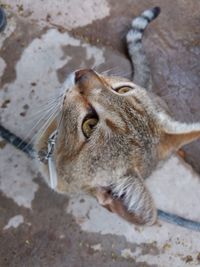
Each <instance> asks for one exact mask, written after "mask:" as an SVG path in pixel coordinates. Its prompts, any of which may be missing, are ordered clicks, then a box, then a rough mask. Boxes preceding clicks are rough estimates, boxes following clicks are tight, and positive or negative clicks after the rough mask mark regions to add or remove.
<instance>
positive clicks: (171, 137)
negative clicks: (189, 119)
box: [158, 113, 200, 158]
mask: <svg viewBox="0 0 200 267" xmlns="http://www.w3.org/2000/svg"><path fill="white" fill-rule="evenodd" d="M158 118H159V124H160V125H161V127H162V128H163V133H162V136H161V141H160V146H159V154H160V157H161V158H165V157H167V156H168V155H170V154H171V153H172V152H174V151H177V150H178V149H179V148H180V147H182V146H184V145H186V144H188V143H190V142H192V141H194V140H196V139H198V138H200V123H191V124H187V123H181V122H178V121H174V120H173V119H172V118H171V117H169V116H168V115H166V114H163V113H160V114H159V115H158Z"/></svg>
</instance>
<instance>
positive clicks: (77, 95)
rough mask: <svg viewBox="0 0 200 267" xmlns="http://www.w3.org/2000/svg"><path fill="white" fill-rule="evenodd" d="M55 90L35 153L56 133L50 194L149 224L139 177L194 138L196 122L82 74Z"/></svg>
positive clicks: (138, 93) (199, 127) (127, 86)
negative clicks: (82, 199)
mask: <svg viewBox="0 0 200 267" xmlns="http://www.w3.org/2000/svg"><path fill="white" fill-rule="evenodd" d="M62 90H63V92H62V100H61V102H60V103H59V104H60V105H61V111H60V113H59V116H58V117H57V119H56V120H54V121H53V122H52V123H51V125H50V126H49V127H48V128H47V129H46V131H45V132H44V133H43V135H42V137H41V138H40V139H39V140H37V142H36V149H37V151H38V152H40V151H44V150H47V144H48V139H49V136H50V134H51V133H52V132H53V131H54V130H55V129H58V136H57V138H56V145H55V149H54V153H53V160H54V164H55V168H56V172H57V182H56V186H55V190H57V191H59V192H63V193H74V192H77V191H79V190H85V191H87V192H89V193H91V194H92V195H94V196H96V197H97V199H98V201H99V203H100V204H101V205H103V206H104V207H106V208H107V209H109V210H111V211H113V212H115V213H117V214H119V215H120V216H121V217H123V218H124V219H126V220H128V221H130V222H134V223H139V224H152V223H153V222H155V218H156V212H155V208H154V205H153V201H152V198H151V196H150V194H149V192H148V190H147V189H146V187H145V185H144V181H143V180H144V178H146V177H148V176H149V175H150V174H151V173H152V171H153V170H154V169H155V168H156V166H157V164H158V162H159V161H160V160H163V159H165V158H166V157H168V156H169V155H170V154H171V153H172V152H174V151H176V150H177V149H179V148H180V147H181V146H182V145H184V144H186V143H188V142H191V141H192V140H194V139H196V138H198V137H199V136H200V124H191V125H187V124H184V123H179V122H176V121H174V120H173V119H172V118H171V117H170V116H169V115H168V111H167V107H166V105H165V103H163V102H162V100H161V99H160V98H158V97H156V96H155V95H153V94H152V93H148V92H147V91H146V90H145V89H143V88H141V87H139V86H137V85H135V84H134V83H132V82H131V81H129V80H126V79H123V78H119V77H108V76H103V75H101V74H98V73H97V72H95V71H94V70H90V69H84V70H79V71H76V72H74V73H73V74H71V75H70V76H69V77H68V78H67V80H66V82H65V83H64V86H63V89H62ZM44 165H45V164H44Z"/></svg>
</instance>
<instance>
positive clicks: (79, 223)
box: [0, 0, 200, 267]
mask: <svg viewBox="0 0 200 267" xmlns="http://www.w3.org/2000/svg"><path fill="white" fill-rule="evenodd" d="M0 3H1V4H2V5H3V6H4V7H5V10H6V12H7V15H8V25H7V27H6V30H5V32H3V33H0V34H1V36H0V47H1V49H0V76H1V78H0V99H1V124H3V125H4V126H5V127H7V128H8V129H10V130H11V131H13V132H14V133H16V134H17V135H19V136H21V137H23V138H30V137H31V136H33V133H34V131H36V130H37V127H36V128H35V127H34V126H35V125H36V123H37V121H38V119H39V117H41V116H42V114H43V112H44V109H45V106H44V101H45V99H47V98H49V97H51V96H53V94H54V93H55V90H57V89H58V88H59V87H60V86H61V84H62V82H63V81H64V80H65V78H66V76H67V74H69V73H70V72H71V71H73V70H75V69H76V68H80V67H81V68H82V67H95V68H96V69H97V70H100V71H107V72H110V73H113V74H117V75H122V76H126V77H131V65H130V62H129V60H128V58H127V51H126V48H125V41H124V38H125V35H126V32H127V30H128V27H129V25H130V22H131V19H132V18H133V17H134V16H136V15H138V14H139V13H140V12H141V11H143V10H144V9H146V8H148V7H151V6H155V5H159V6H160V7H161V9H162V13H161V15H160V16H159V18H158V19H157V20H156V21H155V22H153V23H152V24H151V26H149V28H148V29H147V31H146V33H145V38H144V44H145V47H146V52H147V56H148V58H149V61H150V64H151V69H152V74H153V82H154V91H155V92H156V93H157V94H158V95H160V96H161V97H162V98H163V99H165V100H166V102H167V103H168V105H169V107H170V110H171V111H172V113H173V115H174V116H175V117H176V118H177V119H179V120H181V121H200V112H199V110H200V104H199V103H200V90H199V73H200V64H199V58H200V46H199V11H200V2H198V1H196V0H190V1H189V2H188V1H187V2H186V1H183V0H177V1H176V5H175V4H174V1H173V0H168V1H165V2H164V1H161V0H158V1H153V0H150V1H148V3H147V1H145V0H141V1H136V0H131V1H129V0H124V1H123V2H120V1H114V0H87V1H80V0H74V1H72V0H71V1H64V0H60V1H58V0H57V1H50V0H47V1H42V0H38V1H37V3H36V1H30V0H26V1H25V0H21V1H13V0H5V1H0ZM184 151H185V152H184V156H185V160H186V161H184V160H183V159H182V158H179V157H178V156H177V155H175V156H174V157H172V158H170V159H169V160H168V161H167V162H166V163H165V164H164V165H163V166H162V167H161V168H160V169H158V170H156V172H155V173H154V174H153V175H152V177H150V178H149V179H148V180H147V186H148V188H149V190H150V191H151V192H152V194H153V197H154V199H155V203H156V205H157V207H158V208H161V209H163V210H166V211H169V212H173V213H176V214H179V215H182V216H184V217H187V218H190V219H194V220H198V221H200V208H199V205H198V203H199V195H200V177H199V173H200V163H199V158H200V142H199V141H198V142H194V143H193V144H191V145H189V146H187V147H185V148H184ZM0 158H1V161H0V169H1V174H0V266H2V267H4V266H5V267H7V266H9V267H10V266H17V267H21V266H25V267H27V266H28V267H29V266H30V267H35V266H36V267H38V266H42V267H43V266H48V267H62V266H67V267H79V266H94V267H98V266H115V267H118V266H123V267H124V266H125V267H126V266H134V267H149V266H151V267H152V266H159V267H168V266H175V267H179V266H180V267H185V266H199V265H200V241H199V240H200V233H198V232H194V231H191V230H187V229H184V228H181V227H178V226H174V225H171V224H168V223H164V222H162V221H159V222H158V223H157V224H156V225H155V226H153V227H136V226H132V225H130V224H128V223H126V222H124V221H122V220H120V219H119V218H118V217H116V216H115V215H113V214H110V213H109V212H108V211H106V210H104V209H103V208H101V207H99V205H98V204H97V203H96V201H95V200H94V199H91V198H89V197H88V196H86V195H84V194H83V195H81V196H80V195H79V196H74V197H73V198H70V199H69V198H67V197H66V196H63V195H59V194H57V193H55V192H52V191H51V190H50V189H49V188H48V187H47V185H46V184H45V183H44V181H43V178H42V177H41V175H40V174H39V173H38V170H37V168H36V167H35V164H34V162H33V161H32V160H30V159H29V158H27V156H26V155H25V154H23V152H20V151H19V150H16V149H15V148H13V147H12V146H10V145H9V144H7V143H6V142H5V141H4V140H0ZM186 162H187V163H186ZM169 196H170V197H169Z"/></svg>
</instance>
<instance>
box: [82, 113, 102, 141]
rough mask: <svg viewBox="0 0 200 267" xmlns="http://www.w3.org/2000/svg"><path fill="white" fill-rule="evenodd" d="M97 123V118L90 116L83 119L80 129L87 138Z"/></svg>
mask: <svg viewBox="0 0 200 267" xmlns="http://www.w3.org/2000/svg"><path fill="white" fill-rule="evenodd" d="M97 123H98V119H97V118H96V117H90V118H88V119H85V120H84V121H83V124H82V131H83V134H84V135H85V137H86V138H89V137H90V136H91V134H92V132H93V131H94V128H95V126H96V125H97Z"/></svg>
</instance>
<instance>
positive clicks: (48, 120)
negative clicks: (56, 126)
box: [24, 109, 59, 149]
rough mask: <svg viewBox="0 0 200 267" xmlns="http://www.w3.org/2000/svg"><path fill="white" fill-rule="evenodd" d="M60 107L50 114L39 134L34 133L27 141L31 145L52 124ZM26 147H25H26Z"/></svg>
mask: <svg viewBox="0 0 200 267" xmlns="http://www.w3.org/2000/svg"><path fill="white" fill-rule="evenodd" d="M58 111H59V109H56V110H53V111H52V113H51V114H50V115H49V118H48V119H47V120H46V122H45V124H44V125H43V126H42V127H41V129H40V130H39V131H38V133H37V134H34V135H33V136H32V138H31V139H30V140H29V141H28V142H27V145H26V147H27V146H28V145H30V144H32V143H33V141H34V139H35V138H37V137H38V138H39V137H41V136H42V134H43V132H44V131H45V129H46V128H47V127H48V126H49V125H50V123H51V122H52V121H53V119H54V118H55V117H56V114H57V113H58ZM26 147H25V148H24V149H26Z"/></svg>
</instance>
